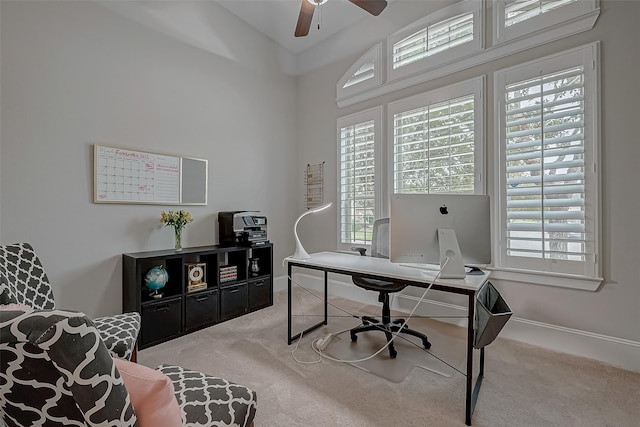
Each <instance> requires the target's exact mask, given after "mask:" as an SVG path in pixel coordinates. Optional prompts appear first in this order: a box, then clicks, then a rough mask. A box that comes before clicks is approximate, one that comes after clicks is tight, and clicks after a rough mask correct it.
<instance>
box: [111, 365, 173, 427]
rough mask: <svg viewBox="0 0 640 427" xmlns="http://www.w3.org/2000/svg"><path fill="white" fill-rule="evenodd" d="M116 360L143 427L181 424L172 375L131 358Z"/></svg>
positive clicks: (139, 422) (163, 426)
mask: <svg viewBox="0 0 640 427" xmlns="http://www.w3.org/2000/svg"><path fill="white" fill-rule="evenodd" d="M113 362H114V363H115V365H116V367H117V368H118V371H119V372H120V375H121V376H122V379H123V380H124V386H125V387H126V388H127V391H128V392H129V396H130V397H131V403H132V404H133V410H134V411H135V413H136V417H138V425H139V426H140V427H175V426H180V425H182V420H181V416H180V408H179V407H178V401H177V400H176V396H175V395H174V389H173V383H172V382H171V380H170V379H169V377H167V376H166V375H164V374H163V373H162V372H160V371H156V370H154V369H151V368H148V367H146V366H144V365H139V364H137V363H133V362H129V361H128V360H122V359H117V358H114V359H113Z"/></svg>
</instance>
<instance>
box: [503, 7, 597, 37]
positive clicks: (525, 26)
mask: <svg viewBox="0 0 640 427" xmlns="http://www.w3.org/2000/svg"><path fill="white" fill-rule="evenodd" d="M599 3H600V1H599V0H578V1H576V2H573V3H569V4H566V5H564V6H561V7H559V8H557V9H553V10H551V11H549V12H546V13H543V14H541V15H538V16H535V17H533V18H531V19H527V20H526V21H522V22H519V23H517V24H514V25H512V26H509V27H505V19H504V11H505V4H506V3H505V0H493V22H494V24H493V45H497V44H500V43H504V42H507V41H510V40H515V39H519V38H523V37H525V36H529V35H531V34H535V33H539V32H543V31H544V32H549V31H550V30H551V29H555V28H559V27H564V28H565V29H567V30H568V29H569V28H570V26H569V25H568V24H569V23H576V22H580V21H581V20H583V19H584V18H588V17H589V16H590V15H591V14H592V13H594V12H599ZM596 16H597V15H596ZM585 25H586V29H588V28H591V27H592V26H593V23H590V24H589V23H586V24H585Z"/></svg>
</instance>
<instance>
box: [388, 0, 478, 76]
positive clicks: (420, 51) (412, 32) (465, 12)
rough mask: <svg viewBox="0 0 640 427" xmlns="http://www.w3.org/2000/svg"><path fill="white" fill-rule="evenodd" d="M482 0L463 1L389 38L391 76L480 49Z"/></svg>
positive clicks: (427, 66) (408, 72)
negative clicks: (479, 0)
mask: <svg viewBox="0 0 640 427" xmlns="http://www.w3.org/2000/svg"><path fill="white" fill-rule="evenodd" d="M483 12H484V9H483V8H482V2H478V1H471V0H467V1H462V2H459V3H456V4H453V5H452V6H450V7H447V8H444V9H441V10H440V11H438V12H436V13H433V14H431V15H429V16H426V17H425V18H423V19H421V20H419V21H417V22H416V23H415V24H414V25H412V26H410V27H408V28H406V29H404V30H402V31H400V32H398V33H395V34H393V35H391V36H390V37H389V62H390V64H389V67H388V68H389V77H390V79H395V78H399V77H402V76H406V75H408V74H411V73H414V72H416V71H421V70H425V69H429V68H433V67H435V66H442V64H443V63H444V62H447V61H451V60H454V59H459V58H462V57H464V56H465V55H468V54H469V53H472V52H477V51H480V49H481V47H482V45H481V37H480V35H481V32H482V31H481V29H482V22H481V21H482V17H483Z"/></svg>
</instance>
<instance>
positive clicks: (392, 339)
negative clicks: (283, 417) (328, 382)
mask: <svg viewBox="0 0 640 427" xmlns="http://www.w3.org/2000/svg"><path fill="white" fill-rule="evenodd" d="M447 262H449V258H448V257H447V258H446V260H445V262H444V264H443V267H444V266H445V265H447ZM441 270H442V269H441ZM439 277H440V272H438V274H436V276H435V277H434V278H433V280H432V281H431V283H429V286H427V288H426V289H425V290H424V292H423V294H422V296H421V297H420V299H419V300H418V302H417V303H416V305H415V307H413V310H411V313H409V317H407V318H406V319H404V322H403V323H402V326H401V327H400V329H398V330H397V331H396V332H395V333H394V334H393V336H392V337H391V339H390V340H388V341H387V342H386V343H385V345H384V346H382V348H380V350H378V351H376V352H375V353H373V354H372V355H370V356H367V357H363V358H362V359H356V360H344V359H337V358H335V357H331V356H327V355H326V354H324V353H323V352H322V351H319V350H317V349H316V348H315V347H314V346H313V343H312V345H311V347H312V348H313V350H314V351H315V352H316V353H318V354H319V355H320V356H321V357H324V358H325V359H329V360H332V361H334V362H342V363H360V362H365V361H367V360H369V359H372V358H374V357H375V356H377V355H378V354H380V353H381V352H382V351H383V350H384V349H386V348H387V347H388V346H389V344H391V343H392V342H393V341H394V340H395V339H396V337H397V336H398V335H400V333H401V331H402V329H404V327H405V325H406V324H407V323H408V321H409V320H410V319H411V316H413V313H414V312H415V311H416V310H417V309H418V306H419V305H420V303H421V302H422V301H423V300H424V297H425V296H426V295H427V292H429V290H430V289H431V287H432V286H433V284H434V282H435V281H436V280H438V278H439Z"/></svg>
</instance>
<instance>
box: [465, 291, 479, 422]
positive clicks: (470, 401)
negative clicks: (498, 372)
mask: <svg viewBox="0 0 640 427" xmlns="http://www.w3.org/2000/svg"><path fill="white" fill-rule="evenodd" d="M474 310H475V295H473V294H471V295H469V320H468V321H469V325H468V326H467V394H466V408H465V424H466V425H468V426H470V425H471V415H472V414H473V410H474V409H475V407H476V402H477V401H478V395H479V394H480V386H481V385H482V379H483V378H484V347H483V348H481V349H480V367H479V372H478V379H477V381H476V384H475V386H474V385H473V340H474V338H475V337H474V329H473V319H474V314H475V313H474Z"/></svg>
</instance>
